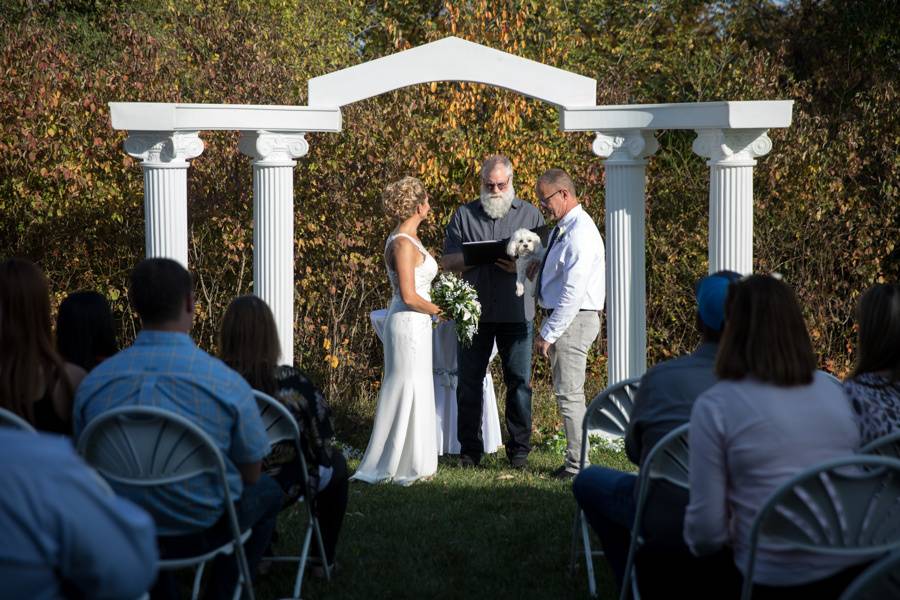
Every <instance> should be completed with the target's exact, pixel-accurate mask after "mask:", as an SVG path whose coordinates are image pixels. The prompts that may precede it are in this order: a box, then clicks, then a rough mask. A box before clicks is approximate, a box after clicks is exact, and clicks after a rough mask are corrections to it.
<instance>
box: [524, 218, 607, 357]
mask: <svg viewBox="0 0 900 600" xmlns="http://www.w3.org/2000/svg"><path fill="white" fill-rule="evenodd" d="M555 229H559V232H558V233H557V234H556V239H555V240H554V241H553V244H552V246H551V248H550V249H549V251H548V252H547V257H546V260H545V261H544V269H543V272H542V274H541V289H540V294H538V295H539V297H540V298H541V306H543V307H544V308H548V309H553V314H552V315H550V317H548V318H547V319H544V324H543V325H542V326H541V337H542V338H544V339H545V340H547V341H548V342H550V343H551V344H552V343H553V342H555V341H556V340H557V339H558V338H559V336H561V335H562V334H563V333H564V332H565V331H566V329H567V328H568V327H569V325H570V324H571V323H572V320H573V319H574V318H575V315H577V314H578V311H579V310H598V311H599V310H603V302H604V301H605V299H606V274H605V269H606V258H605V251H604V249H603V238H602V237H601V236H600V231H599V230H598V229H597V226H596V225H595V224H594V220H593V219H591V216H590V215H589V214H587V212H585V211H584V209H583V208H581V205H580V204H578V205H576V206H575V208H573V209H572V210H570V211H569V212H568V213H566V216H564V217H563V218H562V219H560V220H559V223H557V224H556V227H555ZM550 235H551V239H552V236H553V234H552V233H551V234H550ZM548 243H549V242H548Z"/></svg>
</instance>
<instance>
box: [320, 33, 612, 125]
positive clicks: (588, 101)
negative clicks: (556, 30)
mask: <svg viewBox="0 0 900 600" xmlns="http://www.w3.org/2000/svg"><path fill="white" fill-rule="evenodd" d="M435 81H465V82H471V83H483V84H485V85H490V86H495V87H501V88H505V89H507V90H510V91H513V92H516V93H518V94H522V95H524V96H528V97H530V98H535V99H536V100H541V101H543V102H548V103H550V104H553V105H556V106H558V107H563V108H574V107H587V106H596V104H597V81H596V80H594V79H591V78H590V77H584V76H583V75H578V74H575V73H571V72H569V71H564V70H563V69H557V68H556V67H550V66H547V65H544V64H541V63H539V62H536V61H533V60H529V59H527V58H522V57H520V56H515V55H514V54H509V53H508V52H502V51H500V50H495V49H493V48H488V47H487V46H482V45H481V44H476V43H474V42H469V41H466V40H463V39H460V38H458V37H452V36H451V37H446V38H444V39H442V40H438V41H436V42H431V43H430V44H425V45H423V46H418V47H416V48H411V49H409V50H404V51H402V52H398V53H396V54H391V55H390V56H385V57H383V58H378V59H375V60H371V61H369V62H365V63H362V64H359V65H355V66H353V67H348V68H346V69H342V70H340V71H335V72H334V73H329V74H328V75H322V76H320V77H316V78H314V79H310V80H309V95H308V105H309V106H310V107H328V108H340V107H342V106H345V105H347V104H352V103H353V102H358V101H360V100H365V99H366V98H371V97H373V96H378V95H380V94H384V93H386V92H391V91H394V90H397V89H400V88H404V87H408V86H411V85H417V84H421V83H431V82H435Z"/></svg>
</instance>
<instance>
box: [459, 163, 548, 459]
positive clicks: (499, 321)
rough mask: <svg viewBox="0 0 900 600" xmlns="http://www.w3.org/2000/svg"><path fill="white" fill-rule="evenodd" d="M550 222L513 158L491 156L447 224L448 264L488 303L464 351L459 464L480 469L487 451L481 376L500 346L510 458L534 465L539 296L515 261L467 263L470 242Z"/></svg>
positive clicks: (501, 260)
mask: <svg viewBox="0 0 900 600" xmlns="http://www.w3.org/2000/svg"><path fill="white" fill-rule="evenodd" d="M543 224H544V219H543V217H542V216H541V213H540V211H539V210H538V209H537V208H535V207H534V206H533V205H531V204H529V203H527V202H523V201H522V200H520V199H518V198H516V192H515V187H514V186H513V167H512V162H510V160H509V158H507V157H505V156H499V155H498V156H491V157H489V158H488V159H487V160H485V161H484V163H483V164H482V166H481V197H480V198H479V199H477V200H474V201H472V202H469V203H468V204H464V205H462V206H460V207H459V208H458V209H457V210H456V212H455V213H453V217H452V218H451V219H450V223H449V224H448V225H447V229H446V238H445V241H444V256H443V258H442V260H441V266H442V267H443V268H444V269H445V270H447V271H455V272H458V273H462V277H463V278H464V279H465V280H466V281H468V282H469V283H471V284H472V286H473V287H474V288H475V290H476V292H477V293H478V300H479V301H480V302H481V320H480V321H479V323H478V333H476V334H475V336H474V338H473V339H472V343H471V345H470V346H469V347H468V348H462V347H460V349H459V355H458V371H459V379H458V382H459V383H458V387H457V389H456V399H457V405H458V412H457V423H458V427H457V435H458V437H459V443H460V465H461V466H464V467H471V466H477V465H478V464H479V463H480V462H481V457H482V455H483V454H484V443H483V440H482V437H481V420H482V414H481V413H482V407H483V403H484V398H483V394H482V381H483V380H484V374H485V372H486V371H487V368H488V363H489V360H490V357H491V351H492V350H493V347H494V343H495V342H496V344H497V350H498V351H499V354H500V361H501V363H502V365H503V380H504V383H505V384H506V430H507V433H508V434H509V435H508V439H507V442H506V456H507V458H508V459H509V462H510V465H511V466H512V467H513V468H517V469H522V468H525V466H526V465H527V464H528V453H529V452H531V347H532V337H533V332H534V328H533V325H532V319H533V315H534V299H533V298H532V297H531V296H529V295H528V294H526V295H524V296H516V294H515V289H516V263H515V261H514V260H509V259H499V260H497V261H496V262H495V263H494V264H487V265H477V266H472V265H467V264H465V260H464V259H463V254H462V247H463V243H465V242H479V241H488V240H502V239H504V238H508V237H510V236H512V234H513V233H514V232H515V231H516V230H517V229H522V228H526V229H534V228H535V227H539V226H541V225H543Z"/></svg>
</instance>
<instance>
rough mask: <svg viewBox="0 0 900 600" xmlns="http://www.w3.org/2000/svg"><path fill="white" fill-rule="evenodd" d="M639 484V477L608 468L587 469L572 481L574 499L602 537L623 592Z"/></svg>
mask: <svg viewBox="0 0 900 600" xmlns="http://www.w3.org/2000/svg"><path fill="white" fill-rule="evenodd" d="M636 482H637V476H636V475H634V474H632V473H625V472H623V471H617V470H615V469H608V468H606V467H588V468H586V469H585V470H583V471H582V472H581V473H579V474H578V476H577V477H575V480H574V481H573V482H572V492H573V493H574V494H575V500H576V501H577V502H578V506H579V507H580V508H581V510H583V511H584V515H585V517H586V518H587V521H588V523H589V524H590V525H591V528H592V529H593V530H594V533H596V534H597V537H599V538H600V544H601V545H602V546H603V552H604V554H605V555H606V560H607V561H608V562H609V566H610V568H612V571H613V573H614V574H615V576H616V583H618V585H619V588H620V589H621V587H622V578H623V577H624V576H625V563H626V561H627V560H628V547H629V545H630V544H631V526H632V524H633V523H634V513H635V504H636V503H635V498H634V486H635V483H636Z"/></svg>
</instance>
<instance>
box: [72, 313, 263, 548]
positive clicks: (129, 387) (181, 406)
mask: <svg viewBox="0 0 900 600" xmlns="http://www.w3.org/2000/svg"><path fill="white" fill-rule="evenodd" d="M120 406H155V407H158V408H162V409H165V410H169V411H172V412H174V413H178V414H179V415H181V416H183V417H186V418H187V419H190V420H191V422H193V423H194V424H195V425H197V426H199V427H200V428H201V429H202V430H203V431H205V432H206V433H207V434H209V436H210V437H211V438H212V440H213V442H215V444H216V446H218V448H219V450H221V452H222V455H223V456H224V458H225V468H226V471H227V480H228V488H229V491H230V493H231V495H232V498H233V499H235V500H237V499H238V498H240V497H241V492H242V489H243V486H242V483H241V476H240V473H239V472H238V469H237V467H236V466H235V465H240V464H250V463H255V462H257V461H260V460H262V458H263V457H264V456H265V455H266V454H267V453H268V450H269V441H268V437H267V436H266V430H265V427H264V426H263V423H262V419H261V418H260V416H259V411H258V409H257V407H256V401H255V400H254V398H253V394H252V390H251V389H250V386H249V385H248V384H247V382H246V381H244V379H243V378H242V377H241V376H240V375H238V374H237V373H236V372H235V371H233V370H231V369H229V368H228V367H227V366H225V363H223V362H222V361H220V360H218V359H217V358H213V357H212V356H210V355H209V354H207V353H206V352H204V351H203V350H200V349H199V348H198V347H197V346H196V345H195V344H194V342H193V341H192V340H191V338H190V336H188V335H187V334H185V333H174V332H167V331H148V330H145V331H142V332H141V333H140V334H138V336H137V338H136V339H135V341H134V345H133V346H131V347H130V348H126V349H125V350H122V351H121V352H119V353H118V354H116V355H115V356H112V357H110V358H108V359H106V360H105V361H103V362H102V363H100V364H99V365H98V366H97V367H96V368H95V369H94V370H93V371H91V372H90V374H88V376H87V377H86V378H85V379H84V381H82V383H81V385H80V386H78V391H77V393H76V394H75V409H74V429H75V437H76V439H77V438H78V436H79V435H80V434H81V432H82V431H83V430H84V428H85V426H86V425H87V424H88V423H89V422H90V421H91V420H92V419H94V418H95V417H97V416H99V415H100V414H101V413H103V412H104V411H107V410H110V409H112V408H117V407H120ZM117 491H119V493H121V494H123V495H124V496H126V497H128V498H130V499H131V500H133V501H134V502H136V503H137V504H139V505H141V506H143V507H144V508H145V509H146V510H147V511H148V512H150V513H151V514H152V515H153V517H154V519H155V520H156V525H157V530H158V531H159V534H160V535H176V534H183V533H187V532H189V531H191V530H198V529H206V528H208V527H210V526H212V525H213V524H214V523H215V522H216V521H217V520H218V519H219V517H220V516H221V514H222V511H223V510H224V506H223V504H222V491H221V484H220V483H218V482H217V480H216V477H215V476H214V475H204V476H201V477H194V478H192V479H190V480H187V481H185V482H181V483H177V484H171V485H168V486H165V487H164V488H154V489H153V490H152V491H150V490H148V489H141V488H136V487H127V488H126V487H122V486H117Z"/></svg>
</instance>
